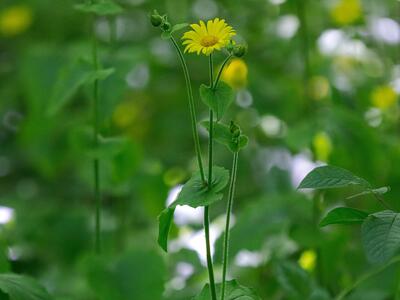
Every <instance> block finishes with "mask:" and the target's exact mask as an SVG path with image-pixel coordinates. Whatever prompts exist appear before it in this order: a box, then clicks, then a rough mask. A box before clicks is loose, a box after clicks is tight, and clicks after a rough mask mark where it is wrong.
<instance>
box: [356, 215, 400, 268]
mask: <svg viewBox="0 0 400 300" xmlns="http://www.w3.org/2000/svg"><path fill="white" fill-rule="evenodd" d="M361 233H362V240H363V244H364V250H365V252H366V255H367V258H368V260H369V261H371V262H373V263H381V262H385V261H387V260H389V259H390V258H391V257H393V255H394V254H396V252H397V251H398V250H399V249H400V214H399V213H396V212H394V211H391V210H385V211H380V212H377V213H374V214H371V215H370V216H369V217H368V218H366V219H365V221H364V223H363V225H362V227H361Z"/></svg>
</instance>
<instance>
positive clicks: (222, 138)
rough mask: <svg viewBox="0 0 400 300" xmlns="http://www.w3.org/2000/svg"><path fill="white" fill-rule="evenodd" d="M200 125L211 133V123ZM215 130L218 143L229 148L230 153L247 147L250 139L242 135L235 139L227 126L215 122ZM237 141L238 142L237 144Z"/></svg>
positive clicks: (205, 122)
mask: <svg viewBox="0 0 400 300" xmlns="http://www.w3.org/2000/svg"><path fill="white" fill-rule="evenodd" d="M200 124H201V125H202V126H203V127H204V128H206V129H207V130H208V131H210V122H209V121H202V122H201V123H200ZM213 129H214V139H215V140H216V141H217V142H218V143H220V144H222V145H225V146H227V147H228V149H229V150H230V151H232V152H238V151H239V150H240V149H242V148H244V147H246V146H247V143H248V141H249V139H248V137H247V136H245V135H243V134H241V135H240V136H239V137H238V138H235V137H234V135H233V134H232V133H231V130H230V129H229V127H228V126H227V125H224V124H221V123H219V122H214V126H213ZM235 140H237V142H235Z"/></svg>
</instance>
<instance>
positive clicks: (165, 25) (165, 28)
mask: <svg viewBox="0 0 400 300" xmlns="http://www.w3.org/2000/svg"><path fill="white" fill-rule="evenodd" d="M171 27H172V26H171V23H170V22H168V21H165V22H164V23H163V24H162V25H161V29H162V30H163V31H165V32H169V31H170V30H171Z"/></svg>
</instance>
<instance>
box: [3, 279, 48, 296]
mask: <svg viewBox="0 0 400 300" xmlns="http://www.w3.org/2000/svg"><path fill="white" fill-rule="evenodd" d="M0 290H1V291H3V292H4V293H6V294H7V295H9V297H10V299H11V300H50V299H52V298H51V297H50V295H49V294H48V293H47V291H46V290H45V289H44V288H43V287H42V286H41V285H39V284H38V283H37V282H36V281H35V280H34V279H31V278H29V277H26V276H21V275H16V274H7V273H6V274H0Z"/></svg>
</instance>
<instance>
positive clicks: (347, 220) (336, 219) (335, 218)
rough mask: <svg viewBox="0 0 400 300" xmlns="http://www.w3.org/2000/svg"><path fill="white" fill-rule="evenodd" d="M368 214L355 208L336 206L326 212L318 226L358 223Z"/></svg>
mask: <svg viewBox="0 0 400 300" xmlns="http://www.w3.org/2000/svg"><path fill="white" fill-rule="evenodd" d="M368 215H369V214H368V213H366V212H364V211H361V210H358V209H355V208H350V207H337V208H334V209H332V210H331V211H330V212H328V214H327V215H326V216H325V217H324V218H323V219H322V221H321V223H319V226H321V227H324V226H327V225H331V224H360V223H362V222H363V221H364V220H365V218H367V217H368Z"/></svg>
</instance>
